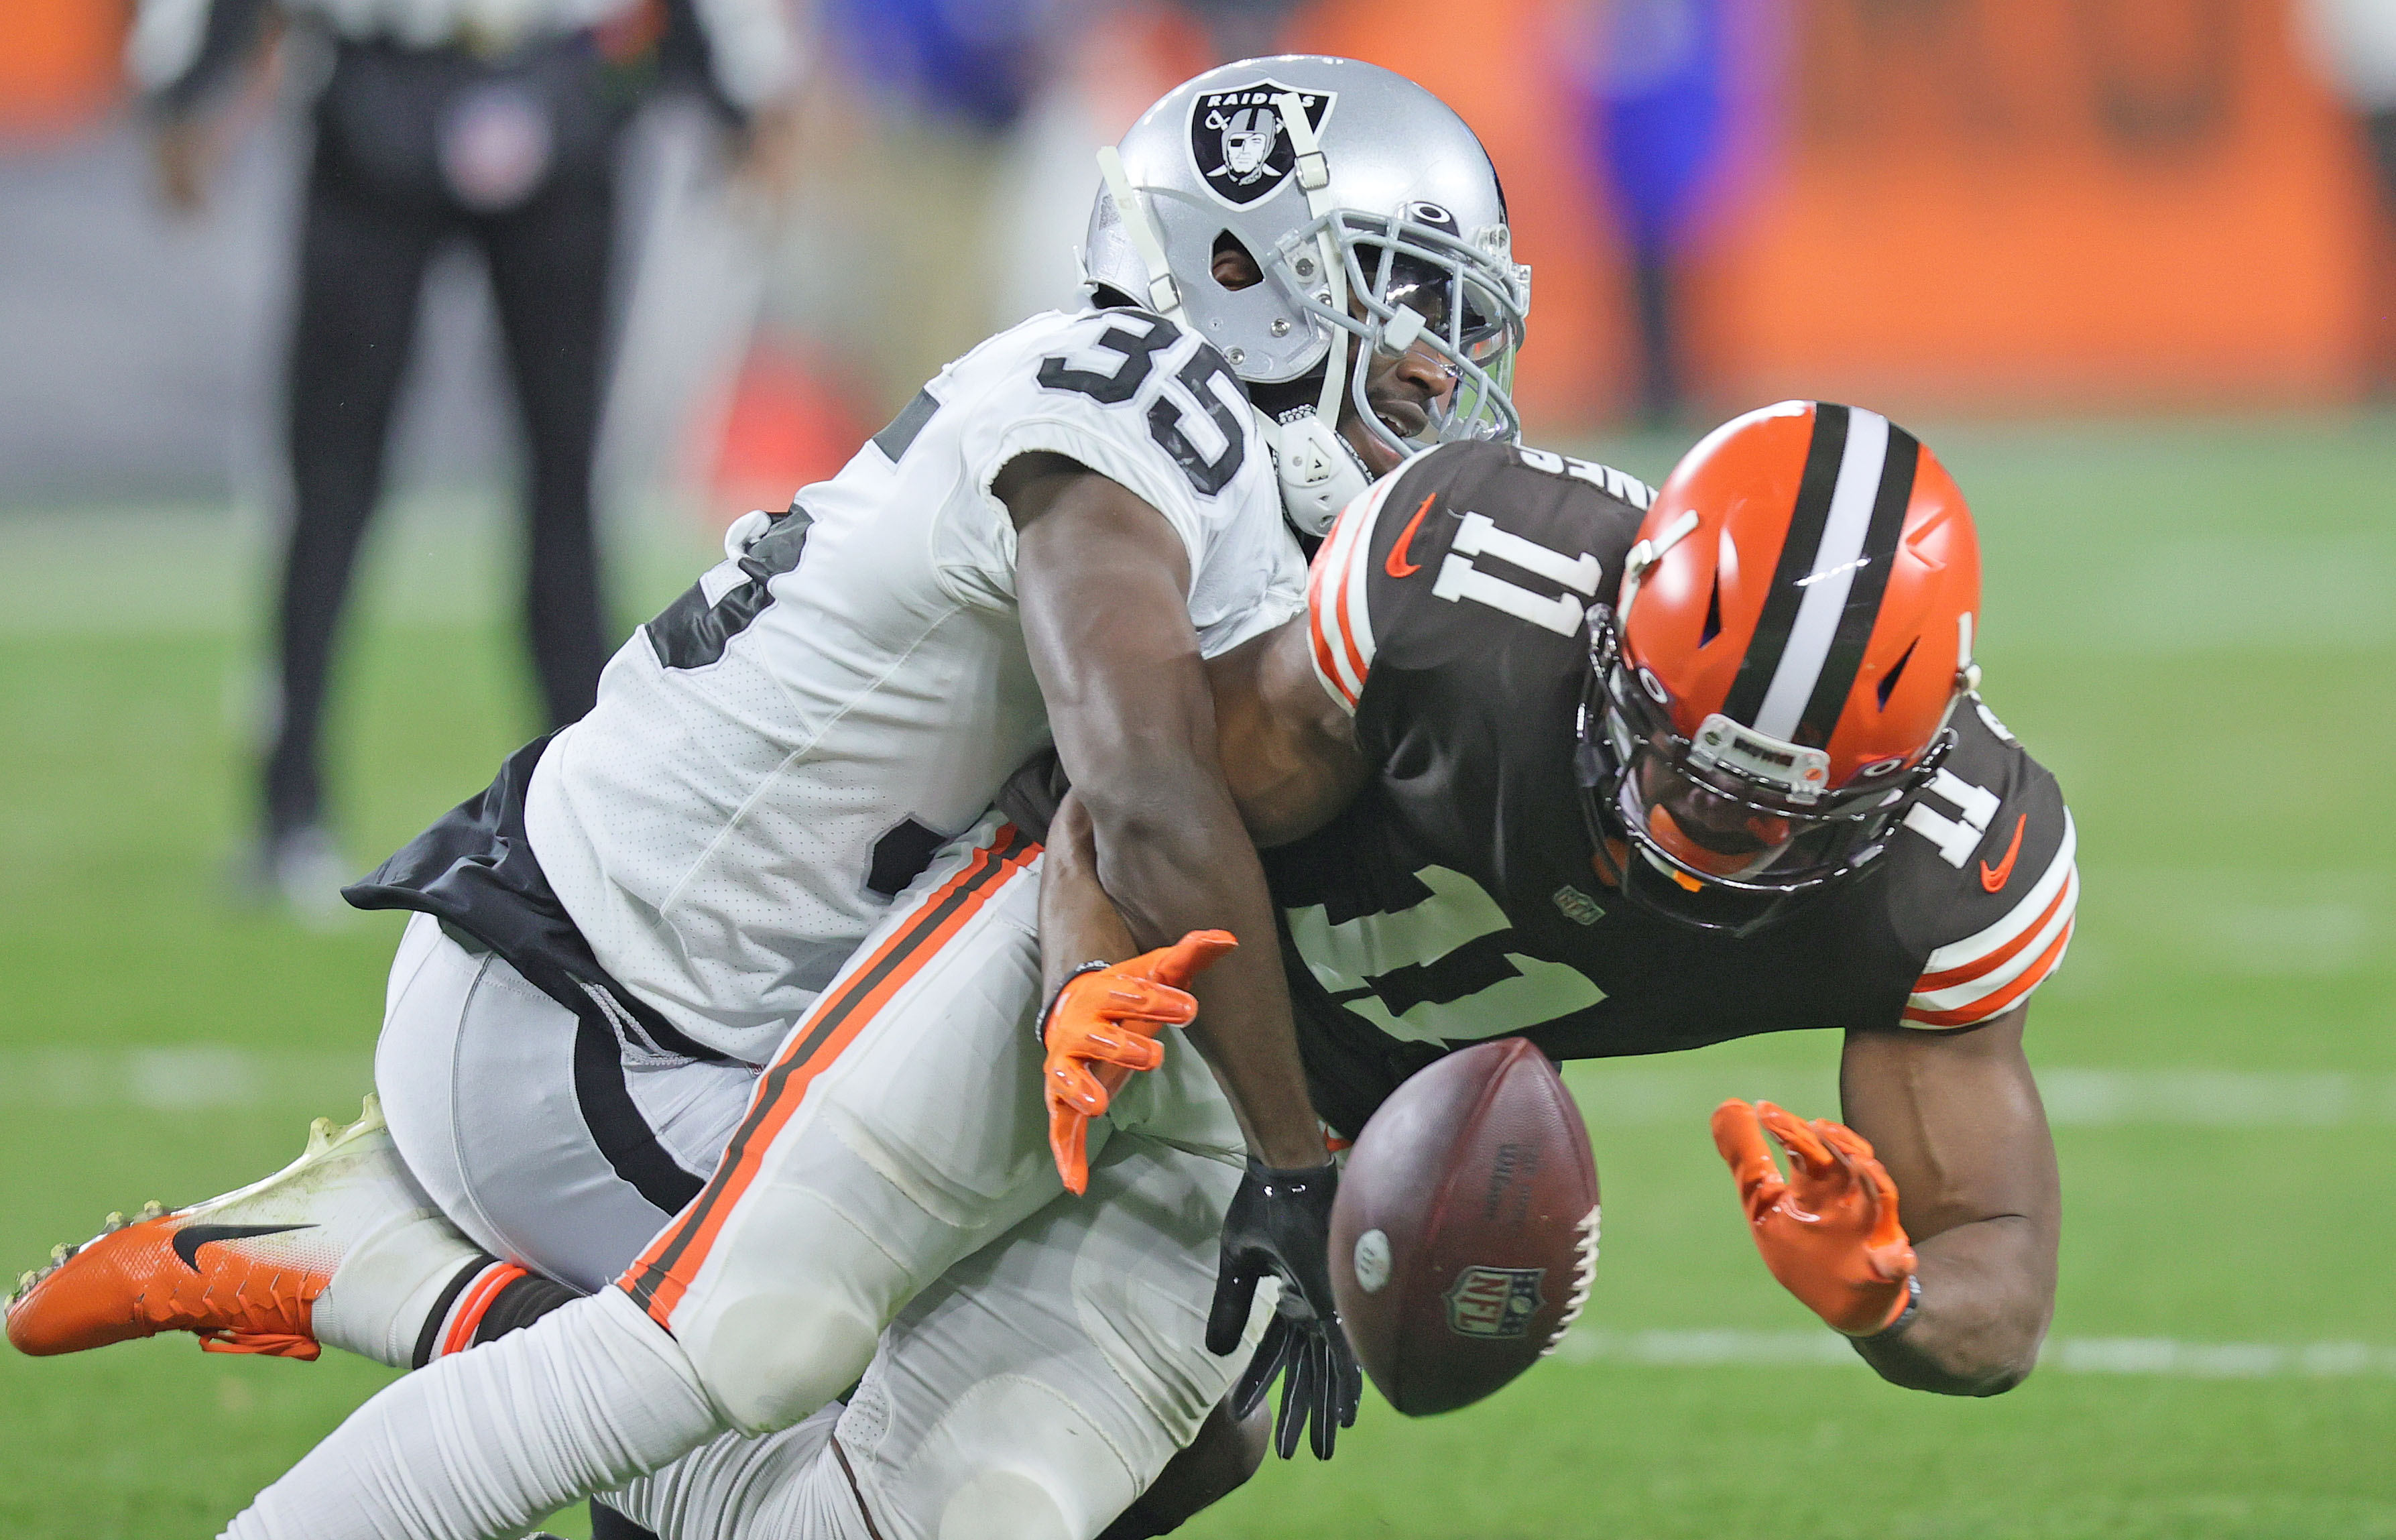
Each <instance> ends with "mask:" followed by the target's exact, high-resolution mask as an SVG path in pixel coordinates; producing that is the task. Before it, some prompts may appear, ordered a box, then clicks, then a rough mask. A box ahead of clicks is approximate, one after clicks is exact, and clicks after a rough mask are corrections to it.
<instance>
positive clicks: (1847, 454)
mask: <svg viewBox="0 0 2396 1540" xmlns="http://www.w3.org/2000/svg"><path fill="white" fill-rule="evenodd" d="M1639 535H1640V538H1639V541H1638V543H1637V544H1636V545H1634V546H1633V547H1632V548H1631V554H1630V558H1629V561H1628V563H1627V564H1626V565H1625V568H1624V572H1623V579H1622V587H1621V592H1620V594H1619V596H1618V598H1617V604H1616V605H1615V606H1614V608H1613V609H1612V610H1610V611H1608V610H1606V609H1604V608H1600V609H1598V610H1596V611H1593V612H1592V613H1591V628H1590V644H1591V652H1592V655H1593V659H1594V662H1595V665H1596V667H1595V671H1594V673H1593V675H1592V678H1591V684H1590V689H1589V694H1588V697H1587V699H1586V700H1585V701H1584V703H1583V707H1582V710H1581V721H1580V739H1581V777H1580V778H1581V782H1582V785H1583V789H1584V795H1583V803H1584V811H1585V813H1586V815H1587V816H1589V818H1590V820H1591V834H1592V836H1593V837H1594V838H1595V842H1596V845H1597V848H1598V850H1599V852H1600V855H1599V857H1598V858H1599V861H1600V863H1601V865H1602V866H1604V867H1607V868H1610V869H1611V870H1607V871H1606V873H1605V874H1606V875H1607V876H1608V877H1610V878H1613V879H1615V880H1616V883H1617V887H1618V888H1620V890H1621V891H1622V892H1623V894H1624V896H1626V897H1627V898H1629V899H1631V900H1633V901H1644V903H1645V905H1646V907H1650V908H1655V909H1662V910H1663V911H1665V912H1667V913H1669V914H1671V916H1672V917H1673V918H1675V919H1679V920H1683V921H1684V922H1687V923H1693V924H1697V925H1699V926H1702V927H1704V928H1708V929H1724V930H1733V931H1738V932H1742V933H1743V932H1746V931H1750V930H1752V929H1754V928H1755V927H1757V926H1758V925H1761V924H1764V923H1768V922H1769V921H1770V920H1771V919H1773V918H1775V917H1777V916H1778V915H1779V914H1780V913H1782V912H1783V911H1784V909H1785V907H1786V905H1787V903H1788V901H1789V900H1790V898H1791V897H1793V896H1796V895H1799V894H1803V893H1806V892H1809V891H1812V890H1816V889H1819V888H1821V887H1823V886H1825V885H1826V884H1828V883H1832V882H1835V881H1837V880H1839V879H1840V878H1843V877H1845V876H1846V875H1848V874H1849V873H1851V872H1853V871H1855V870H1857V869H1858V868H1860V867H1862V866H1864V865H1865V864H1866V863H1868V862H1870V860H1871V859H1872V858H1873V857H1875V856H1878V855H1879V854H1880V853H1881V850H1882V848H1883V844H1884V835H1885V832H1886V830H1888V829H1889V828H1890V826H1891V824H1892V822H1893V821H1894V820H1895V819H1896V818H1897V817H1899V816H1902V815H1903V812H1904V806H1905V803H1906V802H1907V801H1908V799H1909V798H1910V796H1911V795H1912V794H1913V793H1914V792H1915V791H1916V790H1919V789H1920V788H1921V786H1922V785H1923V783H1924V782H1926V781H1927V780H1928V779H1929V778H1930V777H1931V775H1932V774H1933V773H1934V772H1935V771H1936V769H1937V765H1938V763H1939V761H1940V760H1942V759H1943V758H1945V756H1946V754H1947V751H1948V750H1949V749H1950V747H1951V745H1952V743H1953V737H1952V735H1951V734H1950V733H1949V732H1948V730H1947V720H1948V717H1949V715H1950V713H1951V712H1952V711H1953V710H1954V709H1955V705H1956V703H1957V702H1958V701H1959V700H1961V699H1962V698H1963V696H1964V695H1965V693H1967V692H1968V691H1970V690H1971V689H1972V688H1973V687H1974V686H1975V685H1977V683H1978V678H1979V675H1978V670H1977V668H1976V667H1975V666H1974V664H1973V662H1972V628H1973V621H1974V617H1975V616H1976V614H1977V611H1978V609H1979V604H1980V555H1979V545H1978V541H1977V537H1976V536H1975V534H1974V532H1973V528H1972V515H1971V511H1970V510H1969V509H1967V508H1966V507H1965V506H1964V503H1963V494H1962V493H1961V492H1960V491H1958V490H1957V489H1956V486H1955V483H1954V481H1953V479H1952V478H1950V476H1949V475H1948V474H1947V471H1946V469H1945V468H1944V467H1943V466H1941V465H1940V464H1939V463H1938V461H1937V458H1936V457H1934V456H1933V455H1932V454H1931V453H1930V451H1929V450H1927V449H1925V448H1923V446H1922V445H1921V444H1920V442H1919V441H1917V440H1916V439H1915V438H1914V437H1913V435H1912V434H1910V433H1908V432H1907V431H1904V430H1903V429H1901V428H1897V427H1896V426H1894V425H1892V424H1891V423H1890V422H1889V420H1888V419H1887V418H1884V417H1882V416H1880V415H1879V414H1878V413H1876V412H1868V411H1865V410H1863V409H1862V408H1860V407H1854V406H1839V405H1831V404H1830V403H1827V402H1796V401H1792V402H1783V403H1781V404H1780V405H1777V406H1767V407H1765V408H1764V409H1763V410H1761V411H1756V412H1750V413H1748V414H1747V415H1746V416H1745V417H1741V418H1735V419H1733V420H1732V421H1730V422H1728V423H1725V424H1724V425H1723V426H1722V427H1720V428H1718V429H1716V430H1715V431H1713V432H1711V433H1710V434H1708V435H1707V436H1706V438H1705V439H1704V440H1703V441H1702V442H1701V443H1699V444H1698V445H1697V447H1696V448H1694V449H1692V450H1690V451H1689V453H1688V454H1687V455H1686V456H1685V457H1684V458H1683V459H1682V460H1681V463H1680V464H1679V465H1678V466H1676V467H1674V468H1673V471H1672V474H1671V478H1670V479H1669V480H1667V481H1666V482H1665V484H1664V485H1663V488H1662V490H1661V491H1659V492H1658V493H1657V497H1656V500H1655V502H1654V503H1653V504H1652V505H1651V506H1650V507H1649V509H1648V511H1647V516H1646V519H1645V522H1644V523H1643V524H1641V525H1640V531H1639ZM1631 848H1635V849H1636V850H1637V852H1638V853H1639V855H1640V856H1642V857H1644V859H1641V860H1631V859H1630V858H1629V854H1628V852H1629V849H1631Z"/></svg>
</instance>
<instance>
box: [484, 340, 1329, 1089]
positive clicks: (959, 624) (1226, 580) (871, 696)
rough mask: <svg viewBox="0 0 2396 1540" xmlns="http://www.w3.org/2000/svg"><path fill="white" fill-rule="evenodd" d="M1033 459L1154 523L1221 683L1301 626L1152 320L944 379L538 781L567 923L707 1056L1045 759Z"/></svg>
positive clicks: (649, 658) (662, 621)
mask: <svg viewBox="0 0 2396 1540" xmlns="http://www.w3.org/2000/svg"><path fill="white" fill-rule="evenodd" d="M1034 451H1047V452H1051V453H1055V454H1059V455H1064V456H1066V457H1068V458H1072V459H1074V460H1076V461H1079V462H1080V463H1081V464H1083V465H1085V466H1088V467H1089V468H1090V469H1092V470H1094V471H1098V472H1100V473H1101V474H1103V475H1106V476H1108V477H1110V478H1111V479H1112V480H1114V481H1116V482H1118V483H1120V484H1122V485H1124V486H1125V487H1128V488H1129V489H1130V490H1131V491H1133V492H1135V493H1137V494H1138V496H1140V497H1141V498H1145V499H1146V500H1147V501H1148V502H1149V503H1150V504H1151V505H1152V506H1154V507H1155V508H1156V509H1157V510H1158V511H1160V512H1161V513H1163V514H1164V516H1165V519H1166V520H1167V521H1168V522H1169V523H1170V524H1172V526H1173V528H1174V530H1175V532H1176V533H1177V534H1178V535H1179V536H1180V538H1181V540H1182V542H1183V544H1184V545H1185V546H1186V547H1187V548H1188V551H1189V556H1190V570H1191V584H1190V618H1191V623H1192V625H1193V626H1194V627H1195V628H1196V630H1197V632H1198V637H1199V643H1200V646H1201V649H1202V650H1203V651H1204V652H1205V654H1206V655H1207V656H1209V657H1212V656H1213V655H1215V654H1217V653H1219V652H1222V651H1224V650H1226V649H1228V648H1230V647H1232V646H1235V645H1237V644H1239V643H1241V642H1244V641H1245V640H1247V639H1248V638H1249V637H1251V636H1254V635H1257V634H1258V632H1260V631H1265V630H1268V629H1270V628H1271V627H1272V626H1274V625H1277V624H1279V623H1280V622H1281V621H1283V620H1285V619H1286V618H1288V617H1290V616H1292V615H1294V614H1296V613H1297V611H1298V608H1299V607H1300V605H1301V604H1303V599H1304V596H1303V591H1302V590H1303V586H1304V582H1305V569H1304V564H1303V562H1302V559H1301V558H1300V557H1299V555H1298V549H1297V546H1296V543H1295V542H1294V541H1293V540H1292V538H1291V537H1290V535H1289V534H1288V531H1287V529H1286V527H1285V524H1283V521H1282V512H1281V502H1280V492H1279V488H1278V485H1277V483H1276V481H1275V478H1274V475H1273V471H1272V466H1271V460H1270V458H1269V457H1268V455H1267V454H1266V451H1265V447H1264V445H1263V443H1262V442H1261V441H1260V439H1259V438H1258V433H1257V431H1256V427H1255V416H1254V413H1253V412H1252V411H1251V410H1250V408H1249V406H1248V405H1247V400H1246V396H1245V392H1243V391H1242V389H1241V387H1240V385H1239V382H1238V381H1237V379H1236V378H1234V377H1233V376H1232V374H1231V370H1230V368H1229V367H1228V366H1227V365H1225V364H1224V363H1223V361H1222V359H1221V357H1220V356H1219V355H1218V354H1217V353H1216V352H1215V351H1214V349H1212V348H1211V347H1209V346H1207V345H1206V344H1205V342H1203V341H1202V340H1201V339H1198V338H1197V337H1196V336H1194V335H1192V334H1191V333H1190V332H1188V331H1186V330H1185V329H1183V328H1182V327H1181V326H1179V325H1176V324H1175V323H1173V322H1170V321H1167V320H1165V319H1163V318H1161V317H1158V316H1155V315H1151V314H1149V313H1147V312H1140V311H1130V310H1117V311H1093V312H1082V313H1079V314H1074V315H1066V314H1059V313H1050V314H1045V315H1040V316H1035V317H1033V318H1032V320H1030V321H1027V322H1025V323H1023V324H1022V325H1019V326H1017V327H1015V328H1014V329H1012V330H1010V331H1007V332H1004V333H1001V334H1000V335H999V336H997V337H994V338H992V339H990V340H989V341H987V342H985V343H983V344H982V345H981V346H980V347H978V348H976V349H975V350H974V351H973V352H969V353H967V354H966V355H965V357H963V358H961V359H959V360H957V361H956V362H955V363H953V364H952V365H949V366H948V368H946V369H944V370H943V371H941V373H940V375H939V376H938V378H935V379H934V380H933V381H932V382H931V383H930V384H929V385H927V386H925V389H924V391H923V392H921V393H920V394H918V395H917V396H916V398H915V400H914V401H913V403H912V404H911V405H909V406H908V407H907V409H906V410H905V411H903V412H901V413H900V414H899V417H898V418H897V420H895V421H893V422H892V423H891V424H890V426H889V427H887V428H885V429H884V430H883V431H882V432H881V433H879V434H878V435H876V436H875V438H874V439H873V441H872V443H870V444H868V445H866V446H865V447H864V448H863V449H861V450H859V452H858V455H857V458H854V459H852V460H851V461H849V463H848V464H847V466H846V467H845V468H844V469H843V470H842V471H841V472H840V474H839V475H837V476H835V477H833V478H832V480H831V481H829V482H824V483H820V484H818V485H813V486H809V487H806V488H805V489H804V490H803V491H801V492H800V494H799V495H798V497H797V498H795V499H793V501H792V511H790V512H789V513H787V514H783V515H780V516H778V517H776V518H775V519H773V520H771V521H770V522H768V521H767V520H765V518H763V517H762V516H760V515H756V514H752V515H750V517H749V518H747V519H744V520H742V521H741V522H740V524H736V525H735V526H734V528H733V531H732V534H731V535H729V536H727V538H726V540H725V548H726V560H725V562H724V563H723V564H721V565H719V566H717V567H715V568H713V569H712V570H711V571H709V572H708V573H707V574H706V575H705V576H703V577H702V578H700V579H699V583H698V584H697V585H695V586H694V587H693V588H692V589H691V591H689V592H687V593H686V594H685V595H684V596H683V597H682V598H681V599H679V600H677V601H676V602H675V603H674V604H672V605H671V606H669V607H668V608H667V609H666V611H665V613H663V614H662V615H660V616H659V617H657V618H656V619H655V620H652V621H650V622H649V623H648V624H647V625H646V626H644V627H642V628H641V630H640V631H638V632H636V633H635V634H634V635H633V637H632V640H631V641H630V642H628V643H626V644H624V647H623V649H622V650H621V651H620V652H619V653H618V654H617V655H616V657H615V658H614V659H613V660H612V661H611V662H610V663H609V664H608V665H607V670H606V674H605V675H604V676H603V677H602V679H601V680H600V684H599V701H598V705H597V706H596V707H595V708H594V709H593V710H592V713H591V714H590V715H589V716H588V717H586V718H584V719H583V720H582V721H581V722H579V723H577V724H574V725H573V726H571V727H568V728H566V730H565V731H564V732H562V733H560V734H558V735H557V737H556V738H555V739H554V740H553V741H552V743H551V745H550V747H549V749H548V750H547V752H546V753H545V754H543V755H542V756H541V758H540V761H539V766H538V768H537V769H536V770H535V772H534V775H533V779H532V786H531V790H530V792H529V794H528V797H527V799H526V812H525V826H526V830H527V832H528V834H529V837H530V839H531V842H532V846H533V850H534V853H535V854H536V855H537V856H539V861H540V865H541V867H542V869H543V870H545V871H546V872H547V874H548V878H549V881H550V883H551V884H552V887H553V888H554V889H555V891H556V894H557V896H558V899H559V900H560V901H561V902H562V903H563V904H564V906H565V908H566V912H567V913H568V914H570V915H571V916H572V918H573V920H574V923H575V924H576V925H577V926H578V927H579V929H580V930H581V932H582V934H583V935H584V936H586V937H587V938H588V940H589V942H590V944H591V949H592V952H593V954H595V956H596V957H597V959H598V961H599V963H600V964H601V965H602V966H603V967H605V968H606V970H607V971H608V972H609V973H610V974H612V975H613V976H615V978H616V979H618V980H619V981H620V982H621V983H622V984H623V985H624V986H625V987H626V988H628V989H631V990H632V992H633V993H634V994H635V995H636V996H638V997H639V998H640V1000H641V1001H642V1002H646V1004H648V1005H650V1006H653V1007H654V1008H655V1009H656V1010H658V1011H659V1013H661V1014H662V1015H663V1016H665V1017H666V1018H667V1019H668V1020H669V1021H671V1022H672V1024H673V1025H674V1026H675V1027H677V1028H678V1029H681V1030H682V1031H684V1032H686V1033H687V1034H688V1035H689V1036H690V1037H692V1038H694V1039H696V1040H697V1041H699V1042H702V1043H705V1044H707V1045H709V1046H710V1047H713V1048H716V1049H719V1050H721V1051H723V1052H725V1053H728V1054H732V1055H736V1056H739V1057H741V1058H746V1059H749V1060H751V1061H752V1062H762V1061H763V1060H764V1059H765V1057H766V1056H767V1055H770V1054H771V1053H772V1051H773V1049H774V1047H775V1045H776V1044H777V1043H778V1042H779V1039H780V1037H781V1035H782V1033H783V1031H784V1030H785V1029H787V1028H788V1027H789V1025H790V1024H791V1022H792V1019H793V1018H794V1017H795V1016H797V1014H798V1013H799V1012H800V1011H802V1010H804V1009H805V1006H806V1005H807V1003H808V1002H810V1001H811V1000H813V999H814V997H815V994H816V991H817V990H819V989H821V988H822V986H823V985H824V983H825V982H826V981H827V980H829V979H830V978H831V976H832V971H833V970H834V969H835V968H837V967H838V966H839V965H840V963H841V961H842V960H843V959H844V958H845V957H846V956H847V955H848V953H849V951H850V949H852V948H854V947H855V946H856V944H857V943H858V941H859V939H860V938H862V937H863V936H864V935H865V932H866V930H867V928H868V927H869V926H870V925H871V924H872V923H873V921H874V919H875V918H876V917H877V916H878V915H879V914H880V912H881V911H882V909H883V908H884V907H885V905H887V904H888V902H889V901H890V899H891V897H892V896H895V895H896V894H897V893H898V892H899V890H900V889H901V888H903V887H905V886H906V884H907V883H908V882H909V880H911V879H912V877H913V876H914V875H915V873H916V872H918V871H920V870H923V868H924V866H925V863H926V862H928V861H929V860H930V858H931V855H932V852H933V851H934V850H935V849H937V848H938V846H939V845H940V844H941V843H944V842H945V841H946V840H947V839H948V838H949V837H951V836H952V835H955V834H957V833H959V832H961V831H962V830H965V829H966V828H968V827H969V826H971V825H972V823H973V822H974V820H975V819H976V818H978V816H980V815H981V814H982V812H983V811H984V810H985V809H986V808H988V807H989V806H990V804H991V802H992V798H993V797H994V796H995V795H996V793H997V791H998V789H999V786H1000V784H1001V783H1002V782H1003V781H1004V780H1005V777H1006V776H1007V774H1008V773H1009V772H1010V771H1012V770H1014V769H1015V767H1016V766H1017V765H1018V764H1019V763H1022V762H1023V760H1024V759H1025V758H1026V757H1027V756H1029V755H1030V754H1032V753H1033V752H1034V751H1036V750H1038V749H1040V748H1041V747H1042V746H1043V745H1044V744H1045V743H1046V742H1047V741H1048V738H1049V731H1048V719H1047V711H1046V708H1045V705H1044V704H1043V702H1042V699H1041V696H1040V690H1039V685H1038V684H1037V683H1036V682H1035V680H1034V679H1033V677H1032V665H1031V659H1030V657H1029V655H1028V653H1027V651H1026V649H1025V646H1024V642H1023V631H1022V626H1021V623H1020V618H1019V617H1018V613H1017V609H1016V604H1015V529H1014V525H1013V524H1012V522H1011V521H1010V520H1009V518H1008V516H1007V512H1006V510H1005V507H1003V506H1002V505H1001V504H1000V503H999V502H998V500H997V499H996V498H993V497H992V496H991V492H990V486H991V483H992V479H993V478H995V477H996V476H997V474H998V472H999V471H1000V469H1001V468H1002V467H1004V466H1005V464H1006V463H1007V462H1008V461H1009V460H1011V459H1013V458H1015V457H1016V456H1018V455H1021V454H1025V453H1030V452H1034Z"/></svg>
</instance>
